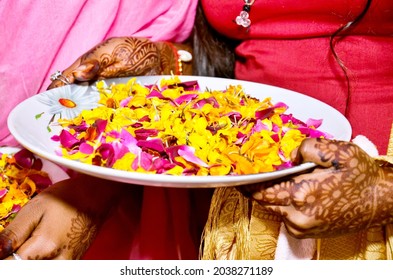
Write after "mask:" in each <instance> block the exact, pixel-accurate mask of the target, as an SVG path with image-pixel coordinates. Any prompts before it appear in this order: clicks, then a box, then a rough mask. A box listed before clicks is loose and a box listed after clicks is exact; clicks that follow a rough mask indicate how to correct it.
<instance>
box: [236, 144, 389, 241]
mask: <svg viewBox="0 0 393 280" xmlns="http://www.w3.org/2000/svg"><path fill="white" fill-rule="evenodd" d="M295 162H298V163H301V162H314V163H316V164H317V165H318V167H317V168H315V169H314V170H313V171H312V172H311V173H307V174H301V175H298V176H294V177H292V178H286V179H285V181H280V182H277V181H276V182H270V183H265V184H263V185H261V184H255V185H252V186H248V187H246V188H241V191H242V192H243V193H246V194H247V195H250V196H252V198H253V199H255V200H256V201H258V202H259V203H260V204H261V205H263V206H264V207H266V208H267V209H269V210H271V211H273V212H275V213H277V214H279V215H281V216H282V218H283V222H284V223H285V226H286V228H287V230H288V232H289V233H290V234H291V235H293V236H295V237H298V238H309V237H312V238H321V237H331V236H337V235H340V234H344V233H349V232H354V231H358V230H362V229H366V228H369V227H372V226H380V225H385V224H387V223H391V222H393V168H391V167H383V166H380V165H379V164H378V163H377V162H376V161H374V159H373V158H371V157H370V156H368V154H366V153H365V152H364V151H363V150H362V149H360V148H359V147H358V146H357V145H355V144H353V143H350V142H343V141H332V140H326V139H306V140H305V141H303V143H302V144H301V146H300V147H299V149H298V151H297V153H296V156H295Z"/></svg>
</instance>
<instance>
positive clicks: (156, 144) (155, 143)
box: [137, 139, 165, 153]
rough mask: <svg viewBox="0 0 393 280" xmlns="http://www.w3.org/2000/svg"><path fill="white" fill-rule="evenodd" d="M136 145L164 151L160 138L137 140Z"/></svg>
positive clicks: (160, 151)
mask: <svg viewBox="0 0 393 280" xmlns="http://www.w3.org/2000/svg"><path fill="white" fill-rule="evenodd" d="M137 145H138V146H139V147H141V148H146V149H151V150H153V151H157V152H159V153H162V152H164V151H165V147H164V144H163V143H162V140H161V139H151V140H139V141H138V143H137Z"/></svg>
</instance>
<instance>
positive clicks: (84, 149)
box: [79, 143, 94, 155]
mask: <svg viewBox="0 0 393 280" xmlns="http://www.w3.org/2000/svg"><path fill="white" fill-rule="evenodd" d="M79 151H80V152H81V153H83V154H86V155H90V154H92V153H93V152H94V148H93V147H92V146H91V145H89V144H87V143H81V144H80V146H79Z"/></svg>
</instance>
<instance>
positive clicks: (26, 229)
mask: <svg viewBox="0 0 393 280" xmlns="http://www.w3.org/2000/svg"><path fill="white" fill-rule="evenodd" d="M121 190H122V186H121V184H118V183H114V182H110V181H105V180H101V179H96V178H92V177H87V176H81V177H80V178H76V179H69V180H65V181H62V182H59V183H57V184H55V185H53V186H51V187H49V188H47V189H46V190H45V191H44V192H42V193H40V194H39V195H37V196H36V197H34V198H33V199H32V200H31V201H29V203H27V204H26V205H25V206H24V207H23V208H22V209H21V210H20V212H19V213H18V214H17V216H16V218H15V219H14V220H13V221H12V222H11V223H10V224H9V225H8V226H7V227H6V228H5V229H4V230H3V231H2V232H0V259H3V258H7V257H8V259H12V257H10V255H11V254H12V253H14V252H15V253H17V254H18V255H19V256H21V258H22V259H34V260H35V259H79V258H81V257H82V256H83V254H84V253H85V252H86V250H87V249H88V248H89V246H90V244H91V243H92V241H93V240H94V238H95V236H96V234H97V232H98V229H99V227H100V225H101V224H102V223H103V221H104V219H105V217H106V216H107V214H108V213H109V211H110V209H111V207H112V206H113V204H116V201H117V200H116V197H118V196H119V195H120V193H121Z"/></svg>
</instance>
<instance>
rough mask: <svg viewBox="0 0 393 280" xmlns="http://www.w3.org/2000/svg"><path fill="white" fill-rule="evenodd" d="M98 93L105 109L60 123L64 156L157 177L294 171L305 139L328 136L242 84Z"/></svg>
mask: <svg viewBox="0 0 393 280" xmlns="http://www.w3.org/2000/svg"><path fill="white" fill-rule="evenodd" d="M96 90H97V91H98V92H99V95H100V100H99V102H98V103H99V106H97V107H96V108H93V109H90V110H82V111H81V113H80V114H79V115H77V116H76V117H75V118H71V119H66V118H60V119H58V120H57V122H58V124H60V125H61V126H62V130H61V132H60V133H59V134H58V135H55V136H53V137H52V139H53V140H54V141H58V142H59V144H60V145H59V146H60V148H59V151H58V154H59V155H60V156H63V157H66V158H69V159H72V160H77V161H80V162H83V163H87V164H92V165H97V166H105V167H109V168H114V169H119V170H126V171H135V172H143V173H152V174H169V175H183V176H184V175H186V176H191V175H198V176H207V175H242V174H253V173H261V172H270V171H275V170H280V169H283V168H288V167H290V166H292V162H291V160H290V153H291V151H292V150H293V149H295V148H296V147H298V146H299V145H300V143H301V141H302V140H303V139H305V138H306V137H326V138H329V137H330V136H329V135H328V134H326V133H324V132H322V131H319V130H318V127H319V126H320V125H321V121H320V120H312V119H310V120H308V121H306V122H302V121H300V120H298V119H296V118H295V117H294V116H293V115H291V114H287V113H286V111H287V109H288V106H287V105H286V104H284V103H282V102H278V103H275V104H273V103H272V100H271V98H266V99H265V100H258V99H256V98H253V97H250V96H249V95H247V94H246V93H245V92H244V90H243V88H242V86H240V85H233V86H229V87H228V88H227V89H225V90H201V89H200V87H199V85H198V82H197V81H190V82H181V80H180V79H179V78H178V77H177V76H174V77H171V78H168V79H161V80H160V81H159V82H157V84H152V85H142V84H140V83H138V82H137V80H136V78H132V79H130V80H129V81H128V82H127V83H119V84H111V85H107V84H106V83H105V82H104V81H99V82H97V84H96Z"/></svg>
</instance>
